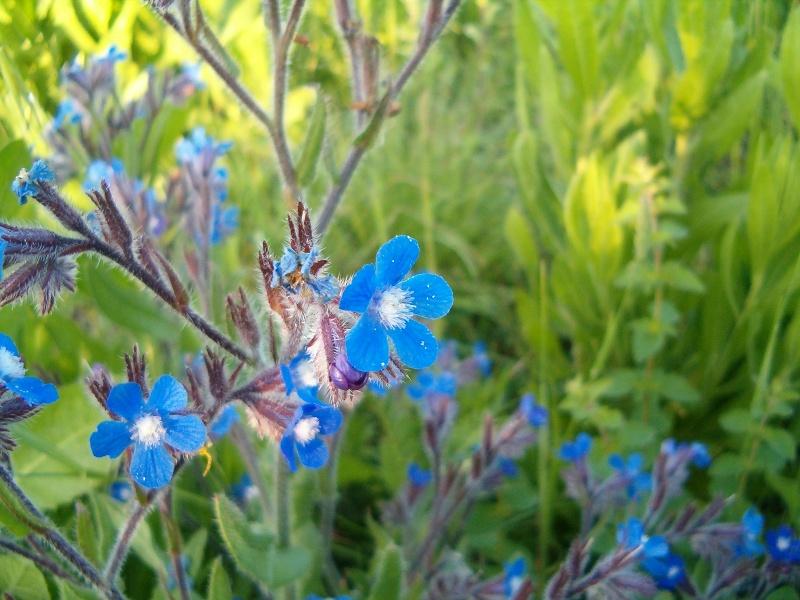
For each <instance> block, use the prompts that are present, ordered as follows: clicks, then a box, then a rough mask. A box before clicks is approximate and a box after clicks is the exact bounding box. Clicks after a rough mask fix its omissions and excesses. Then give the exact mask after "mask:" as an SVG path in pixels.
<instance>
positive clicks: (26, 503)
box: [0, 465, 124, 600]
mask: <svg viewBox="0 0 800 600" xmlns="http://www.w3.org/2000/svg"><path fill="white" fill-rule="evenodd" d="M0 480H2V484H0V485H3V487H5V488H6V489H7V490H8V491H9V492H10V493H11V494H12V495H13V496H14V497H15V498H16V500H17V501H18V502H19V503H20V504H21V505H22V507H23V508H24V509H25V511H27V512H28V513H29V514H30V515H31V516H33V517H34V518H35V520H36V521H38V523H37V524H36V526H35V530H36V533H38V534H39V535H41V536H42V537H43V538H44V539H46V540H47V541H48V542H49V543H50V545H52V546H53V548H54V549H55V550H56V551H57V552H58V553H59V554H60V555H61V556H63V557H64V559H65V560H66V561H67V562H69V563H70V564H71V565H72V566H73V567H75V569H76V570H77V571H78V572H79V573H80V574H81V575H82V576H83V577H85V578H86V580H87V581H89V582H90V583H91V584H92V585H93V586H94V587H96V588H97V589H98V590H99V591H100V592H101V593H102V594H103V595H104V596H105V597H106V598H109V600H122V599H123V598H124V596H123V595H122V594H121V593H120V591H119V590H117V588H116V587H114V585H113V584H108V583H106V581H105V580H104V579H103V577H102V575H101V574H100V573H99V572H98V570H97V569H96V568H95V567H94V565H93V564H92V563H91V562H90V561H89V560H88V559H87V558H86V557H85V556H84V555H83V554H82V553H81V552H80V551H79V550H78V549H77V548H75V547H74V546H73V545H72V544H71V543H70V542H68V541H67V540H66V539H65V538H64V536H62V535H61V533H59V532H58V531H57V530H56V529H54V528H53V527H52V526H50V525H49V520H48V519H47V517H46V516H45V515H44V513H42V511H40V510H39V509H38V508H37V507H36V505H35V504H34V503H33V501H32V500H31V499H30V498H28V496H27V495H26V494H25V492H24V491H22V488H20V487H19V486H18V485H17V482H16V481H14V477H13V476H12V475H11V472H10V471H8V469H6V468H5V467H4V466H2V465H0Z"/></svg>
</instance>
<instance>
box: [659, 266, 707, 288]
mask: <svg viewBox="0 0 800 600" xmlns="http://www.w3.org/2000/svg"><path fill="white" fill-rule="evenodd" d="M661 280H662V281H663V282H664V283H665V284H666V285H669V286H671V287H674V288H676V289H679V290H683V291H686V292H695V293H698V294H699V293H701V292H703V291H704V290H705V286H704V285H703V282H702V281H700V278H699V277H698V276H697V275H695V274H694V273H693V272H692V271H691V270H689V269H688V268H686V267H684V266H683V265H681V264H680V263H677V262H675V261H668V262H665V263H664V264H663V265H662V266H661Z"/></svg>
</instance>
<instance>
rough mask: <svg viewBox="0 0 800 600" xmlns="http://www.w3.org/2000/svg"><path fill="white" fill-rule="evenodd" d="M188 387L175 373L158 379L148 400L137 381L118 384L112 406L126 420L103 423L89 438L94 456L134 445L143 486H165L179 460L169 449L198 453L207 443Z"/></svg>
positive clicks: (135, 474) (135, 470)
mask: <svg viewBox="0 0 800 600" xmlns="http://www.w3.org/2000/svg"><path fill="white" fill-rule="evenodd" d="M187 402H188V396H187V393H186V389H185V388H184V387H183V385H181V383H180V382H179V381H178V380H177V379H175V378H174V377H172V376H171V375H162V376H161V377H159V378H158V380H157V381H156V383H155V385H154V386H153V389H152V391H151V392H150V397H149V398H148V399H147V401H145V400H144V399H143V396H142V388H141V387H139V384H138V383H120V384H118V385H115V386H114V387H113V388H112V389H111V392H110V393H109V395H108V403H107V404H108V410H109V411H110V412H111V413H112V414H114V415H117V416H119V417H122V419H124V421H104V422H102V423H100V425H98V426H97V430H96V431H95V432H94V433H93V434H92V435H91V437H90V438H89V444H90V445H91V447H92V454H94V455H95V456H97V457H101V456H108V457H110V458H116V457H117V456H119V455H120V454H122V453H123V452H124V451H125V450H126V449H127V448H128V447H129V446H130V445H131V444H133V457H132V459H131V466H130V473H131V477H132V478H133V480H134V481H135V482H136V483H138V484H139V485H140V486H142V487H143V488H147V489H155V488H160V487H163V486H165V485H166V484H168V483H169V481H170V479H172V471H173V467H174V463H175V460H174V458H173V456H172V454H171V453H170V451H169V448H171V449H173V450H176V451H178V452H197V451H198V450H200V448H202V446H203V444H204V443H205V441H206V427H205V425H204V424H203V421H202V420H201V419H200V417H198V416H197V415H193V414H188V412H187V411H186V406H187Z"/></svg>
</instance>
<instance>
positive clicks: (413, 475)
mask: <svg viewBox="0 0 800 600" xmlns="http://www.w3.org/2000/svg"><path fill="white" fill-rule="evenodd" d="M432 478H433V475H432V474H431V472H430V471H429V470H428V469H423V468H422V467H420V466H419V465H418V464H417V463H411V464H410V465H408V480H409V481H410V482H411V485H413V486H416V487H425V486H426V485H428V484H429V483H430V482H431V479H432Z"/></svg>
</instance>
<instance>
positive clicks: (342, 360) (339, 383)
mask: <svg viewBox="0 0 800 600" xmlns="http://www.w3.org/2000/svg"><path fill="white" fill-rule="evenodd" d="M328 376H329V377H330V378H331V382H332V383H333V385H335V386H336V387H337V388H339V389H340V390H360V389H361V388H363V387H364V386H365V385H367V379H369V374H368V373H365V372H363V371H359V370H358V369H356V368H354V367H353V365H351V364H350V361H349V360H347V355H346V354H345V353H344V352H340V353H339V354H337V355H336V359H335V360H334V361H333V364H331V365H330V366H329V367H328Z"/></svg>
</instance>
